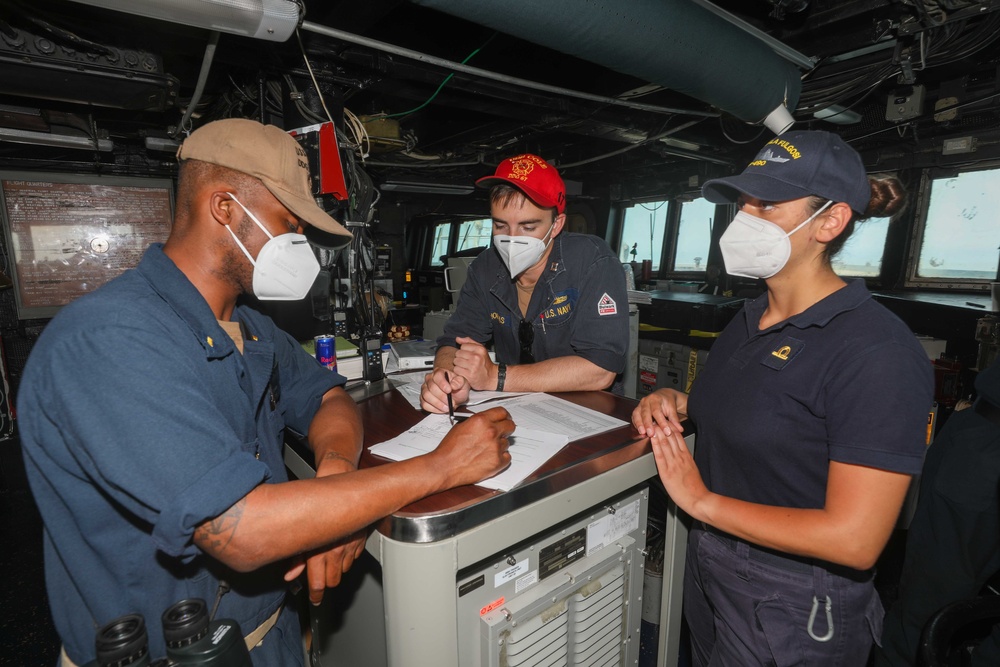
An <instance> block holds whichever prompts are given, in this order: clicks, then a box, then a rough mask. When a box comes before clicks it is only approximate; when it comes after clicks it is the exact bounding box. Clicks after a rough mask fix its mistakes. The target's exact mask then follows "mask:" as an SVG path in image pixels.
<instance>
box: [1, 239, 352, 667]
mask: <svg viewBox="0 0 1000 667" xmlns="http://www.w3.org/2000/svg"><path fill="white" fill-rule="evenodd" d="M233 320H234V321H239V322H240V323H241V326H242V330H243V338H244V353H243V354H240V353H239V351H238V350H237V349H236V347H235V344H234V343H233V341H232V339H230V338H229V336H228V335H227V334H226V333H225V332H224V331H223V330H222V328H221V327H220V326H219V324H218V322H217V321H216V320H215V317H214V315H213V313H212V311H211V309H210V308H209V307H208V304H207V303H206V302H205V299H204V298H203V297H202V296H201V294H200V293H199V292H198V291H197V290H196V289H195V287H194V286H193V285H192V284H191V283H190V282H189V281H188V279H187V278H186V277H185V276H184V274H183V273H181V272H180V270H179V269H178V268H177V267H176V265H174V263H173V262H172V261H171V260H170V259H169V258H168V257H167V256H166V255H165V254H164V253H163V250H162V246H160V245H154V246H151V247H150V248H149V249H148V250H147V251H146V253H145V255H144V256H143V258H142V260H141V262H140V264H139V266H138V267H137V268H136V269H134V270H131V271H127V272H125V273H124V274H122V275H121V276H120V277H119V278H117V279H115V280H113V281H111V282H110V283H108V284H107V285H106V286H104V287H102V288H101V289H99V290H97V291H95V292H93V293H91V294H90V295H87V296H83V297H81V298H79V299H78V300H76V301H75V302H73V303H72V304H70V305H69V306H67V307H66V308H64V309H63V310H62V311H61V312H60V313H59V315H58V316H57V317H56V318H55V319H53V320H52V322H51V323H49V325H48V326H47V327H46V328H45V330H44V332H43V333H42V335H41V337H40V338H39V340H38V343H37V344H36V345H35V347H34V349H33V350H32V353H31V356H30V358H29V360H28V363H27V365H26V368H25V372H24V376H23V380H22V382H21V385H20V392H19V395H18V403H17V407H18V418H19V421H20V428H21V441H22V444H23V448H24V459H25V464H26V467H27V472H28V477H29V482H30V484H31V488H32V491H33V493H34V496H35V499H36V502H37V503H38V508H39V510H40V512H41V515H42V519H43V521H44V542H45V574H46V576H45V578H46V586H47V590H48V595H49V603H50V607H51V609H52V614H53V618H54V621H55V625H56V629H57V631H58V632H59V636H60V637H61V638H62V641H63V644H64V647H65V649H66V652H67V655H68V656H69V658H70V659H71V660H73V662H75V663H76V664H80V665H82V664H84V663H86V662H87V661H89V660H91V659H93V658H94V634H95V631H96V630H97V629H98V628H99V627H100V626H102V625H104V624H106V623H108V622H109V621H111V620H113V619H115V618H117V617H119V616H122V615H125V614H129V613H140V614H142V615H143V617H144V618H145V620H146V627H147V630H148V632H149V648H150V655H151V656H152V657H154V658H157V657H162V656H163V655H165V647H164V642H163V635H162V631H161V624H160V616H161V614H162V613H163V611H164V610H165V609H166V608H167V607H169V606H170V605H172V604H173V603H175V602H177V601H179V600H181V599H184V598H191V597H199V598H202V599H204V600H205V601H206V603H207V604H208V605H209V608H211V605H212V604H213V602H214V600H215V597H216V594H217V591H218V588H219V580H220V579H224V580H225V581H226V582H228V583H229V584H230V586H231V587H232V590H231V591H230V592H228V593H226V594H225V595H224V596H223V597H222V600H221V604H220V605H219V610H218V613H217V614H216V616H217V617H218V618H230V619H234V620H236V621H237V622H238V623H239V624H240V629H241V630H242V631H243V633H244V634H247V633H249V632H251V631H252V630H254V629H255V628H256V627H257V626H258V625H260V624H261V623H262V622H263V621H264V620H266V619H267V618H268V617H269V616H270V615H272V613H273V612H274V611H275V610H276V609H277V608H278V606H279V605H280V604H282V602H283V601H284V600H285V593H286V585H285V582H284V581H283V580H282V574H283V572H284V568H285V565H284V564H280V563H279V564H275V565H274V566H271V567H268V568H264V569H262V570H258V571H256V572H252V573H249V574H238V573H235V572H232V571H230V570H228V568H226V567H224V566H223V565H222V564H221V563H219V562H218V561H215V560H213V559H212V558H209V557H208V556H206V555H205V554H204V553H202V552H201V550H200V549H198V547H197V546H195V544H194V542H193V541H192V536H193V534H194V530H195V527H196V526H198V525H199V524H201V523H202V522H204V521H206V520H207V519H210V518H212V517H215V516H217V515H219V514H221V513H222V512H224V511H225V510H227V509H228V508H230V507H231V506H232V505H233V504H235V503H236V502H237V501H238V500H240V499H241V498H243V497H244V496H245V495H246V494H247V493H249V492H250V491H251V490H252V489H253V488H254V487H256V486H257V485H258V484H261V483H263V482H267V483H275V482H283V481H286V479H287V477H286V472H285V467H284V463H283V459H282V448H283V446H282V432H283V430H284V428H285V427H289V428H292V429H294V430H296V431H298V432H300V433H303V434H304V433H306V432H307V430H308V428H309V424H310V422H311V420H312V417H313V415H314V414H315V412H316V410H317V409H318V407H319V404H320V398H321V397H322V396H323V394H324V393H325V392H326V391H327V390H329V389H331V388H332V387H334V386H336V385H338V384H341V383H343V381H344V379H343V378H342V377H340V376H339V375H336V374H334V373H331V372H330V371H328V370H326V369H325V368H322V367H321V366H319V364H318V363H317V362H316V360H315V359H313V358H312V357H311V356H310V355H309V354H308V353H306V352H305V351H304V350H303V349H302V348H301V346H300V345H299V344H298V343H296V341H295V340H293V339H292V338H291V337H290V336H288V335H287V334H285V333H284V332H282V331H280V330H279V329H277V328H276V327H275V326H274V323H273V322H272V321H271V320H270V319H269V318H267V317H265V316H263V315H261V314H259V313H257V312H255V311H253V310H250V309H248V308H244V307H237V309H236V311H235V312H234V315H233ZM251 656H252V657H253V660H254V664H255V665H259V666H262V667H263V666H264V665H300V664H301V663H302V643H301V635H300V631H299V623H298V618H297V615H296V613H295V612H294V610H292V609H289V608H288V607H287V606H286V609H285V610H284V611H283V612H282V614H281V616H280V617H279V620H278V623H277V625H275V627H274V628H272V629H271V631H270V632H269V633H268V634H267V636H266V637H265V638H264V641H263V643H262V644H261V645H260V646H258V647H257V648H255V649H254V650H253V651H252V652H251Z"/></svg>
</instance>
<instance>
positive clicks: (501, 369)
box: [497, 364, 507, 391]
mask: <svg viewBox="0 0 1000 667" xmlns="http://www.w3.org/2000/svg"><path fill="white" fill-rule="evenodd" d="M506 379H507V364H497V391H503V383H504V380H506Z"/></svg>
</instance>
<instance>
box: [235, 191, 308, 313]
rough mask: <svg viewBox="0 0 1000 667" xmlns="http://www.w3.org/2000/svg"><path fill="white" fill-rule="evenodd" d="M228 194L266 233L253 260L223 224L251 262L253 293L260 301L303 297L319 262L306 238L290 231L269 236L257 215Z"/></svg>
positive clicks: (293, 299)
mask: <svg viewBox="0 0 1000 667" xmlns="http://www.w3.org/2000/svg"><path fill="white" fill-rule="evenodd" d="M229 196H230V197H231V198H232V200H233V201H234V202H236V203H237V204H239V205H240V208H242V209H243V210H244V211H246V214H247V215H248V216H250V219H251V220H253V221H254V222H255V223H257V226H258V227H260V229H261V231H263V232H264V233H265V234H267V238H268V241H267V243H265V244H264V246H263V247H262V248H261V249H260V252H259V253H257V260H256V261H254V258H253V257H251V256H250V253H249V251H247V249H246V246H244V245H243V243H242V242H241V241H240V240H239V238H237V236H236V233H235V232H233V230H232V228H230V226H229V225H226V229H228V230H229V233H230V234H231V235H232V237H233V240H235V241H236V245H238V246H239V247H240V250H242V251H243V254H244V255H246V256H247V259H249V260H250V263H251V264H252V265H253V293H254V295H255V296H256V297H257V298H258V299H260V300H262V301H279V300H281V301H296V300H298V299H302V298H305V296H306V295H307V294H309V289H310V288H311V287H312V284H313V282H314V281H315V280H316V276H317V275H318V274H319V262H318V261H317V260H316V255H314V254H313V251H312V248H310V247H309V241H308V239H306V237H305V236H303V235H302V234H295V233H292V232H289V233H288V234H279V235H278V236H271V233H270V232H268V231H267V229H266V228H265V227H264V225H262V224H260V220H258V219H257V216H255V215H254V214H253V213H251V212H250V211H249V209H247V207H246V206H244V205H243V204H240V201H239V200H238V199H237V198H236V197H233V195H232V194H229Z"/></svg>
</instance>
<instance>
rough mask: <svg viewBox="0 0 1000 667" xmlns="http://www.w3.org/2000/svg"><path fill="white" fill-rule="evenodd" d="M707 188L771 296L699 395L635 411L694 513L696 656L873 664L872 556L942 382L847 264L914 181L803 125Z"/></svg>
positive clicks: (742, 324)
mask: <svg viewBox="0 0 1000 667" xmlns="http://www.w3.org/2000/svg"><path fill="white" fill-rule="evenodd" d="M703 194H704V196H705V198H706V199H708V200H709V201H712V202H715V203H736V204H737V205H738V207H739V212H738V213H737V215H736V217H735V218H734V219H733V221H732V222H731V223H730V225H729V227H728V228H727V229H726V231H725V233H724V234H723V235H722V238H721V239H720V245H721V249H722V254H723V259H724V260H725V264H726V270H727V272H728V273H729V274H731V275H740V276H748V277H754V278H763V279H765V281H766V283H767V292H766V294H764V295H762V296H761V297H759V298H757V299H755V300H753V301H748V302H747V304H746V305H745V307H744V308H743V310H742V311H741V312H740V314H738V315H737V316H736V317H735V318H734V319H733V321H732V322H731V323H730V324H729V326H727V327H726V329H725V331H723V333H722V334H721V336H720V337H719V339H718V340H717V341H716V343H715V344H714V345H713V347H712V353H711V355H710V356H709V359H708V362H707V364H706V366H705V369H704V371H703V372H702V373H700V374H699V375H698V379H697V381H696V382H695V383H694V385H693V387H692V392H691V394H690V397H689V396H688V395H686V394H683V393H681V392H678V391H675V390H671V389H666V390H660V391H658V392H656V393H654V394H651V395H649V396H647V397H645V398H644V399H643V400H642V401H641V402H640V404H639V406H638V407H637V408H636V409H635V412H634V413H633V415H632V421H633V423H634V424H635V426H636V428H637V429H638V430H639V432H640V433H642V434H643V435H648V436H650V437H651V441H652V445H653V452H654V455H655V457H656V463H657V468H658V471H659V475H660V479H661V480H662V481H663V484H664V486H665V487H666V490H667V492H668V493H669V494H670V497H671V498H672V499H673V500H674V501H675V502H676V503H677V505H678V507H680V508H681V509H683V510H684V511H685V512H687V513H688V514H689V515H691V517H692V518H693V519H694V521H695V523H694V527H693V529H692V531H691V534H690V539H689V542H688V552H687V566H686V570H685V582H684V613H685V618H686V619H687V622H688V625H689V627H690V629H691V640H692V652H693V656H694V662H695V664H696V665H741V666H746V665H758V664H760V665H764V664H767V665H774V664H777V665H792V664H795V665H798V664H809V665H846V666H850V667H853V666H857V665H864V664H865V661H866V659H867V656H868V652H869V650H870V648H871V644H872V640H873V638H877V637H878V636H879V635H880V634H881V623H882V606H881V603H880V602H879V598H878V595H877V594H876V592H875V590H874V586H873V583H872V577H873V567H874V565H875V562H876V560H877V559H878V556H879V554H880V553H881V551H882V549H883V547H884V546H885V543H886V541H887V540H888V539H889V535H890V533H891V531H892V529H893V526H894V525H895V523H896V520H897V516H898V514H899V510H900V508H901V507H902V503H903V499H904V497H905V495H906V491H907V488H908V486H909V483H910V478H911V476H912V475H914V474H917V473H919V472H920V467H921V464H922V461H923V454H924V449H925V441H926V423H927V415H928V411H929V410H930V407H931V403H932V394H933V377H932V372H931V366H930V363H928V359H927V356H926V354H925V353H924V351H923V349H922V348H921V346H920V345H919V343H918V342H917V340H916V337H915V336H914V335H913V333H912V332H911V331H910V330H909V329H908V328H907V326H906V325H905V324H904V323H903V322H902V321H900V320H899V319H898V318H897V317H896V316H895V315H893V314H892V313H890V312H889V311H888V310H886V309H885V308H884V307H882V306H881V305H879V304H877V303H876V302H875V301H874V300H873V299H872V297H871V294H869V292H868V290H867V288H866V287H865V284H864V281H862V280H857V281H851V282H846V281H844V280H843V279H841V278H840V277H839V276H837V274H836V273H834V271H833V268H832V265H831V259H832V257H833V256H834V255H835V254H836V253H837V251H838V250H839V249H840V248H841V247H842V246H843V244H844V242H845V241H846V240H847V238H848V237H849V236H850V234H851V232H852V231H853V228H854V225H855V223H856V222H858V221H860V220H862V219H863V218H864V217H867V216H885V215H892V214H893V213H895V212H897V211H898V210H900V209H901V207H902V205H903V199H904V193H903V191H902V189H901V187H900V186H899V183H898V181H895V180H883V181H876V180H872V181H869V179H868V176H867V174H866V173H865V169H864V165H863V164H862V162H861V158H860V156H859V155H858V154H857V152H855V151H854V150H853V149H852V148H851V147H849V146H848V145H847V144H845V143H844V142H843V141H842V140H841V139H840V138H839V137H837V136H836V135H833V134H830V133H827V132H789V133H786V134H784V135H782V136H781V137H778V138H775V139H774V140H772V141H770V142H769V143H768V144H767V145H765V146H764V148H763V149H762V150H761V151H760V152H759V153H758V154H757V156H756V158H755V159H754V160H753V162H751V163H750V164H749V165H748V166H747V168H746V169H745V170H744V171H743V173H742V174H740V175H738V176H732V177H727V178H720V179H715V180H711V181H708V182H707V183H706V184H705V186H704V189H703ZM685 415H686V416H687V417H688V418H689V419H690V420H691V421H692V422H693V423H694V425H695V426H696V427H697V439H696V454H695V456H694V457H693V458H692V456H691V454H690V453H689V451H688V449H687V447H686V446H685V444H684V440H683V436H682V435H681V433H682V431H683V430H684V428H683V426H682V425H681V423H680V419H681V418H682V417H683V416H685Z"/></svg>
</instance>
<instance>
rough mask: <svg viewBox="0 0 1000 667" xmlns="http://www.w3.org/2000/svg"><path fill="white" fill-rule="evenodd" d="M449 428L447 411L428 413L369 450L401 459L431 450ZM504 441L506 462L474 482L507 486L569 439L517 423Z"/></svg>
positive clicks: (524, 475)
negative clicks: (484, 478)
mask: <svg viewBox="0 0 1000 667" xmlns="http://www.w3.org/2000/svg"><path fill="white" fill-rule="evenodd" d="M449 430H451V421H450V420H449V419H448V415H428V416H427V417H424V419H423V420H421V421H420V422H419V423H418V424H416V425H415V426H413V427H412V428H410V429H408V430H406V431H404V432H403V433H400V434H399V435H397V436H396V437H395V438H392V439H391V440H386V441H385V442H381V443H379V444H377V445H372V447H371V449H370V451H371V453H372V454H375V455H376V456H381V457H383V458H387V459H390V460H392V461H403V460H406V459H409V458H412V457H414V456H420V455H421V454H426V453H428V452H432V451H434V450H435V449H436V448H437V446H438V445H439V444H440V443H441V440H443V439H444V437H445V436H446V435H447V434H448V431H449ZM508 442H509V443H510V448H509V449H508V451H509V452H510V457H511V463H510V465H509V466H508V467H507V469H506V470H504V471H502V472H500V474H498V475H495V476H493V477H491V478H490V479H487V480H483V481H482V482H479V484H478V486H482V487H486V488H488V489H498V490H500V491H509V490H511V489H512V488H514V487H515V486H517V485H518V484H520V483H521V482H522V481H524V480H525V479H526V478H527V477H528V476H529V475H530V474H531V473H533V472H535V471H536V470H538V469H539V468H540V467H541V466H542V464H544V463H545V462H546V461H548V460H549V459H550V458H552V456H553V455H554V454H555V453H556V452H558V451H559V450H560V449H562V448H563V447H565V446H566V443H567V442H569V439H568V438H567V437H566V436H565V435H562V434H556V433H546V432H540V431H533V430H531V429H527V428H522V427H520V426H519V427H518V428H517V430H516V431H515V432H514V434H513V435H511V436H510V437H509V438H508Z"/></svg>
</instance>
